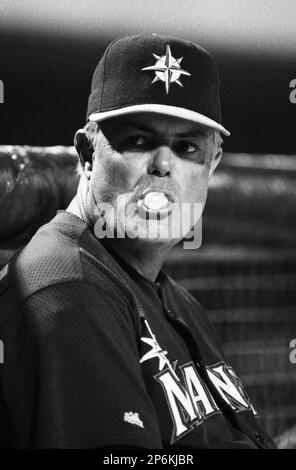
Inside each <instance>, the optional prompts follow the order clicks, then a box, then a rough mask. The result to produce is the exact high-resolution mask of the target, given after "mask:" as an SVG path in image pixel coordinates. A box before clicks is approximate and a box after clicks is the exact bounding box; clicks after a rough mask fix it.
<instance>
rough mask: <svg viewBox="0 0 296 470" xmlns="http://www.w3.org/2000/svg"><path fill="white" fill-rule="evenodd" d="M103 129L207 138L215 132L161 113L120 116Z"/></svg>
mask: <svg viewBox="0 0 296 470" xmlns="http://www.w3.org/2000/svg"><path fill="white" fill-rule="evenodd" d="M101 127H102V130H103V128H104V127H107V128H110V127H112V128H113V129H115V128H117V129H118V130H119V132H120V131H122V132H125V131H128V130H133V129H135V130H142V131H144V132H149V133H156V134H160V133H163V132H165V133H166V134H175V135H179V136H184V137H185V136H192V137H194V136H207V135H209V134H211V133H212V132H213V130H212V129H210V128H208V127H206V126H203V125H201V124H198V123H195V122H192V121H189V120H186V119H182V118H177V117H174V116H168V115H165V114H159V113H135V114H130V115H125V116H120V117H118V118H114V119H110V120H108V121H105V123H101Z"/></svg>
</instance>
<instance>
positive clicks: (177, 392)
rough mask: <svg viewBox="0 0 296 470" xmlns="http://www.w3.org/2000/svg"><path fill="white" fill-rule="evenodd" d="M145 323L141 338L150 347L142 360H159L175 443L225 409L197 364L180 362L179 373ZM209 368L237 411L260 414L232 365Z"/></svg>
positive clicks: (217, 386) (157, 376) (218, 388)
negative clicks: (145, 332) (200, 372)
mask: <svg viewBox="0 0 296 470" xmlns="http://www.w3.org/2000/svg"><path fill="white" fill-rule="evenodd" d="M145 325H146V328H147V330H148V333H149V334H147V335H146V336H142V337H141V341H142V342H143V343H146V344H148V345H149V346H150V350H149V351H148V352H145V354H144V355H143V356H142V358H141V359H140V363H143V362H145V361H148V360H149V361H150V360H155V359H158V367H157V372H156V374H155V375H154V379H155V380H156V381H157V382H158V383H159V385H160V386H161V388H162V391H163V393H164V396H165V399H166V403H167V406H168V409H169V412H170V415H171V419H172V424H173V432H172V436H171V444H173V443H174V442H176V441H177V440H178V439H180V438H181V437H183V436H184V435H185V434H187V433H189V432H190V431H192V430H193V429H194V428H195V427H196V426H199V424H200V423H202V422H203V421H205V420H206V419H208V418H209V417H210V416H212V415H214V414H221V410H220V409H219V407H218V405H217V403H216V402H215V400H214V398H213V396H212V395H211V393H210V390H209V387H208V385H207V384H206V383H205V381H204V380H203V379H202V378H201V376H200V374H199V373H198V371H197V368H196V364H195V363H194V362H193V361H190V362H188V363H186V364H182V365H179V367H178V370H179V376H178V375H177V374H176V366H177V363H178V361H177V360H176V361H175V362H174V363H173V365H172V364H171V362H170V361H169V359H168V358H167V354H168V353H167V351H164V350H163V349H162V348H161V346H160V345H159V343H158V341H157V339H156V337H155V335H154V334H153V332H152V331H151V328H150V326H149V324H148V322H147V320H145ZM155 365H156V364H155ZM206 371H207V375H208V380H209V382H211V383H212V385H213V386H214V387H215V389H216V391H217V392H218V394H219V395H220V397H221V398H222V399H223V401H224V402H225V403H226V404H227V405H228V406H229V407H230V408H231V409H232V410H233V412H235V413H239V412H241V411H251V412H253V414H254V415H256V414H257V412H256V410H255V409H254V407H253V405H252V403H251V401H250V398H249V397H248V395H247V393H246V391H245V390H244V388H243V385H242V383H241V382H240V380H239V378H238V377H237V375H236V373H235V372H234V370H233V369H232V368H231V367H230V366H229V365H227V364H225V363H224V362H219V363H217V364H213V365H209V366H208V367H207V368H206Z"/></svg>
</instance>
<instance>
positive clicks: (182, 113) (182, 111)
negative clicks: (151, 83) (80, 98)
mask: <svg viewBox="0 0 296 470" xmlns="http://www.w3.org/2000/svg"><path fill="white" fill-rule="evenodd" d="M142 112H146V113H159V114H166V115H168V116H174V117H178V118H182V119H187V120H188V121H192V122H196V123H198V124H202V125H204V126H207V127H211V128H212V129H216V130H217V131H219V132H222V134H224V135H226V136H229V135H230V132H229V131H228V130H226V129H225V128H224V127H223V126H221V124H219V123H218V122H216V121H214V120H213V119H210V118H209V117H207V116H205V115H204V114H200V113H196V112H195V111H191V110H190V109H186V108H179V107H177V106H168V105H164V104H137V105H133V106H127V107H125V108H120V109H113V110H112V111H106V112H103V113H92V114H90V116H89V118H88V119H89V120H90V121H96V122H101V121H105V120H106V119H110V118H112V117H117V116H123V115H124V114H132V113H142Z"/></svg>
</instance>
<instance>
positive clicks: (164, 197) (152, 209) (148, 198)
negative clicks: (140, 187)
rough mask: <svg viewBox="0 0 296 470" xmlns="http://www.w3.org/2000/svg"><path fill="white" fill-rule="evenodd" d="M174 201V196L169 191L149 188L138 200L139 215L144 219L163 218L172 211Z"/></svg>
mask: <svg viewBox="0 0 296 470" xmlns="http://www.w3.org/2000/svg"><path fill="white" fill-rule="evenodd" d="M173 202H174V198H173V196H172V195H170V194H168V193H167V192H164V191H161V190H158V189H147V190H145V191H143V193H142V194H141V196H140V198H139V199H138V202H137V205H138V212H139V216H140V217H142V218H144V219H158V220H160V219H163V218H164V217H167V216H168V215H169V214H170V213H171V211H172V204H173Z"/></svg>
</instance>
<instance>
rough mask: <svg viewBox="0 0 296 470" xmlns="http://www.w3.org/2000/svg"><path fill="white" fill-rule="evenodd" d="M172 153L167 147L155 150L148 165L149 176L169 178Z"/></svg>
mask: <svg viewBox="0 0 296 470" xmlns="http://www.w3.org/2000/svg"><path fill="white" fill-rule="evenodd" d="M171 165H172V152H171V149H170V147H168V146H167V145H161V146H159V147H157V148H156V149H154V150H153V152H152V155H151V157H150V161H149V163H148V168H147V172H148V174H149V175H157V176H169V175H170V173H171Z"/></svg>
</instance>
